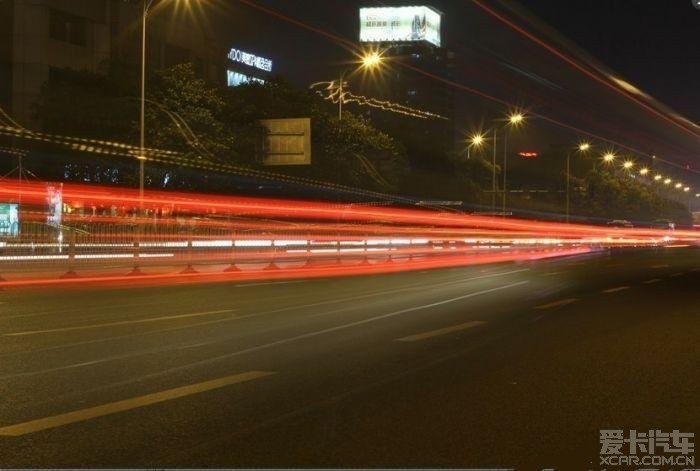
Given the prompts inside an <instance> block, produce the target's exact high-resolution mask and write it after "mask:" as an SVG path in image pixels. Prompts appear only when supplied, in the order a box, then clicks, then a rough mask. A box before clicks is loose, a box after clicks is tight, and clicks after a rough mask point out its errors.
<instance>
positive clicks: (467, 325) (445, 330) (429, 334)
mask: <svg viewBox="0 0 700 471" xmlns="http://www.w3.org/2000/svg"><path fill="white" fill-rule="evenodd" d="M483 324H486V322H484V321H469V322H464V323H462V324H457V325H453V326H450V327H443V328H442V329H435V330H430V331H428V332H423V333H420V334H413V335H407V336H406V337H401V338H398V339H396V341H397V342H417V341H419V340H425V339H429V338H433V337H438V336H440V335H446V334H451V333H453V332H460V331H462V330H467V329H471V328H472V327H476V326H479V325H483Z"/></svg>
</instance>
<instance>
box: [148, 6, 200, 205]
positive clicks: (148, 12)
mask: <svg viewBox="0 0 700 471" xmlns="http://www.w3.org/2000/svg"><path fill="white" fill-rule="evenodd" d="M155 1H156V0H142V3H141V5H142V10H141V110H140V111H141V113H140V118H141V119H140V121H141V123H140V124H141V125H140V128H141V129H140V139H139V155H138V160H139V202H140V206H141V208H143V184H144V172H145V169H144V161H145V160H146V155H145V141H146V20H147V19H148V13H149V10H150V8H151V6H153V3H155ZM177 1H180V0H177ZM183 1H185V2H189V1H190V0H183Z"/></svg>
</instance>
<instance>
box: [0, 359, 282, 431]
mask: <svg viewBox="0 0 700 471" xmlns="http://www.w3.org/2000/svg"><path fill="white" fill-rule="evenodd" d="M272 374H274V372H271V371H248V372H246V373H240V374H237V375H232V376H225V377H223V378H218V379H214V380H211V381H204V382H202V383H196V384H190V385H187V386H181V387H179V388H173V389H166V390H165V391H160V392H156V393H152V394H146V395H144V396H138V397H133V398H131V399H124V400H122V401H116V402H110V403H108V404H103V405H100V406H95V407H89V408H87V409H80V410H75V411H72V412H66V413H65V414H59V415H54V416H51V417H44V418H41V419H35V420H30V421H28V422H22V423H19V424H15V425H8V426H5V427H0V436H12V437H17V436H20V435H27V434H30V433H35V432H40V431H42V430H47V429H51V428H56V427H61V426H63V425H68V424H72V423H75V422H82V421H85V420H89V419H94V418H97V417H103V416H105V415H110V414H116V413H118V412H124V411H128V410H131V409H137V408H139V407H146V406H150V405H153V404H157V403H159V402H165V401H172V400H173V399H179V398H181V397H186V396H191V395H193V394H200V393H203V392H206V391H211V390H213V389H219V388H223V387H225V386H230V385H233V384H237V383H244V382H246V381H251V380H254V379H258V378H263V377H265V376H270V375H272Z"/></svg>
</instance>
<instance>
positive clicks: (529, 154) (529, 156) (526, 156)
mask: <svg viewBox="0 0 700 471" xmlns="http://www.w3.org/2000/svg"><path fill="white" fill-rule="evenodd" d="M518 155H519V156H520V157H522V158H523V159H534V158H535V157H537V156H538V155H539V154H538V153H537V152H528V151H523V152H518Z"/></svg>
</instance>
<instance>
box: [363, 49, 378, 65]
mask: <svg viewBox="0 0 700 471" xmlns="http://www.w3.org/2000/svg"><path fill="white" fill-rule="evenodd" d="M382 59H383V58H382V55H381V54H380V53H379V52H378V51H369V52H366V53H364V54H363V55H362V68H363V69H376V68H377V67H379V65H380V64H381V63H382Z"/></svg>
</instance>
